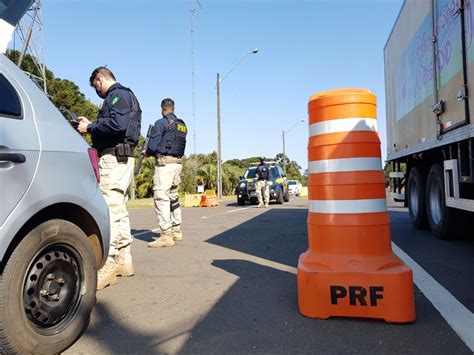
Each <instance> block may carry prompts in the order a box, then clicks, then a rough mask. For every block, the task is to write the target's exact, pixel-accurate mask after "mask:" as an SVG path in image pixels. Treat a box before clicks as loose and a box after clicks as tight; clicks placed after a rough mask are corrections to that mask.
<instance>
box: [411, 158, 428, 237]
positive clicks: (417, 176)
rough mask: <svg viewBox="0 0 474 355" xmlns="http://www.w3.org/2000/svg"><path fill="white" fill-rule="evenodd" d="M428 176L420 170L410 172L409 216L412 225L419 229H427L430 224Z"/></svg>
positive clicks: (415, 169) (414, 169)
mask: <svg viewBox="0 0 474 355" xmlns="http://www.w3.org/2000/svg"><path fill="white" fill-rule="evenodd" d="M425 186H426V175H425V174H423V173H422V172H421V170H419V169H418V168H416V167H414V168H412V169H411V170H410V175H409V177H408V214H409V215H410V220H411V224H412V225H413V226H414V227H415V228H418V229H421V228H425V227H426V226H427V225H428V223H427V219H426V204H425V190H426V187H425Z"/></svg>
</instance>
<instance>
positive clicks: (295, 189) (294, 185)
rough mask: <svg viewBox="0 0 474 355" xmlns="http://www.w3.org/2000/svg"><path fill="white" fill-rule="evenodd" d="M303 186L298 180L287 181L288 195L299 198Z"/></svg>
mask: <svg viewBox="0 0 474 355" xmlns="http://www.w3.org/2000/svg"><path fill="white" fill-rule="evenodd" d="M302 187H303V185H301V183H300V182H299V181H298V180H288V190H289V191H290V195H295V196H299V195H300V193H301V189H302Z"/></svg>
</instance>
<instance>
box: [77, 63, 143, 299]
mask: <svg viewBox="0 0 474 355" xmlns="http://www.w3.org/2000/svg"><path fill="white" fill-rule="evenodd" d="M89 83H90V85H91V86H92V87H93V88H94V89H95V91H96V93H97V95H98V96H99V97H100V98H102V99H104V101H103V103H102V107H101V109H100V111H99V115H98V117H97V120H96V121H95V122H93V123H91V122H90V121H89V120H88V119H87V118H86V117H79V120H80V123H79V126H78V128H77V129H78V131H79V132H80V133H82V134H86V133H89V134H90V135H91V139H92V146H93V147H94V148H95V149H96V150H97V152H98V154H99V157H100V159H99V169H100V189H101V191H102V194H103V195H104V198H105V200H106V201H107V205H108V206H109V213H110V223H111V236H110V249H109V257H108V258H107V262H106V263H105V265H104V266H103V267H102V268H101V269H100V270H99V273H98V280H97V289H98V290H100V289H102V288H104V287H106V286H108V285H113V284H115V283H117V276H132V275H133V274H134V269H133V263H132V255H131V253H130V246H131V243H132V240H133V239H132V235H131V231H130V220H129V217H128V211H127V205H126V204H127V200H128V195H127V189H128V187H129V186H130V183H131V182H132V178H133V166H134V158H133V149H134V148H135V146H136V144H137V143H138V136H139V135H140V126H141V114H142V112H141V109H140V104H139V103H138V100H137V98H136V97H135V95H134V94H133V92H132V91H131V90H130V89H128V88H126V87H124V86H122V85H120V84H119V83H118V82H117V81H116V79H115V76H114V74H113V73H112V72H111V71H110V70H109V69H107V68H105V67H98V68H96V69H95V70H94V71H93V72H92V74H91V76H90V78H89Z"/></svg>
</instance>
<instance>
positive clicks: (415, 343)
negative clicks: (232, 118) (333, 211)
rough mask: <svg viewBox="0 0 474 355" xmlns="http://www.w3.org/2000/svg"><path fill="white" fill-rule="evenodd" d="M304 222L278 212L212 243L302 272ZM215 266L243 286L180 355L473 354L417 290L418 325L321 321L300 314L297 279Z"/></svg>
mask: <svg viewBox="0 0 474 355" xmlns="http://www.w3.org/2000/svg"><path fill="white" fill-rule="evenodd" d="M306 218H307V210H305V209H284V210H283V209H282V210H278V209H272V210H269V211H268V212H266V213H264V214H261V215H259V216H257V217H255V218H253V219H251V220H248V221H246V222H245V223H242V224H240V225H238V226H237V227H235V228H233V229H230V230H228V231H226V232H223V233H221V234H219V235H217V236H216V237H214V238H211V239H209V240H208V241H207V242H208V243H212V244H215V245H219V246H222V247H225V248H230V249H233V250H236V251H239V252H242V253H245V254H250V255H254V256H257V257H260V258H263V259H266V260H271V261H274V262H278V263H282V264H286V265H289V266H293V267H296V266H297V261H298V257H299V255H300V254H301V253H302V252H304V251H305V250H306V249H307V235H306ZM212 265H213V266H214V267H217V268H220V269H222V270H224V271H225V272H228V273H231V274H234V275H236V276H238V280H237V282H235V283H234V284H233V285H232V287H231V288H230V289H229V290H228V291H227V292H226V293H225V294H224V295H223V296H222V298H221V299H220V300H219V302H218V303H217V304H216V305H215V306H214V307H213V308H212V309H211V311H210V312H209V313H208V314H207V315H206V317H205V318H203V319H202V320H201V322H199V323H198V324H197V325H196V326H195V327H194V328H193V330H192V333H191V336H190V337H189V338H188V340H187V342H186V344H185V345H184V347H183V348H182V350H181V352H180V353H183V354H203V353H230V354H235V353H250V352H256V353H266V354H274V353H281V352H283V353H353V352H367V353H379V352H383V353H399V352H400V351H402V352H405V353H417V352H430V351H433V352H441V353H443V352H453V351H454V352H459V353H467V352H466V347H465V345H464V344H463V343H462V342H461V341H460V339H459V338H458V337H457V336H456V335H455V334H454V333H453V332H452V331H451V329H450V328H449V326H448V325H447V324H446V322H445V321H444V320H443V319H442V318H441V317H440V316H439V314H438V313H437V312H436V311H435V310H434V308H433V306H432V305H431V303H429V301H427V300H426V298H425V297H424V296H423V294H422V293H421V292H419V291H418V290H416V292H415V303H416V307H417V317H418V318H417V322H416V323H414V324H405V325H394V324H388V323H385V322H384V321H381V320H371V319H350V318H330V319H328V320H317V319H309V318H306V317H303V316H301V315H300V313H299V312H298V302H297V284H296V281H297V280H296V275H295V274H293V273H289V272H285V271H281V270H277V269H274V268H272V267H269V266H266V265H261V264H257V263H254V262H251V261H247V260H239V259H234V260H229V259H228V260H214V262H213V263H212ZM433 334H438V335H439V336H437V337H433ZM401 346H402V348H401ZM454 348H455V349H456V350H453V349H454Z"/></svg>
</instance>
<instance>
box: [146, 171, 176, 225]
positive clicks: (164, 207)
mask: <svg viewBox="0 0 474 355" xmlns="http://www.w3.org/2000/svg"><path fill="white" fill-rule="evenodd" d="M182 168H183V166H182V165H181V164H178V163H167V164H165V165H162V166H161V165H156V166H155V175H154V176H153V192H154V194H153V199H154V202H155V211H156V214H157V216H158V224H159V226H160V228H161V230H162V231H166V230H169V229H170V228H172V227H175V226H179V225H180V224H181V207H178V208H176V209H175V210H174V211H173V212H171V210H170V206H171V201H173V200H176V199H177V198H178V188H179V184H180V182H181V178H180V174H181V170H182Z"/></svg>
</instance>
